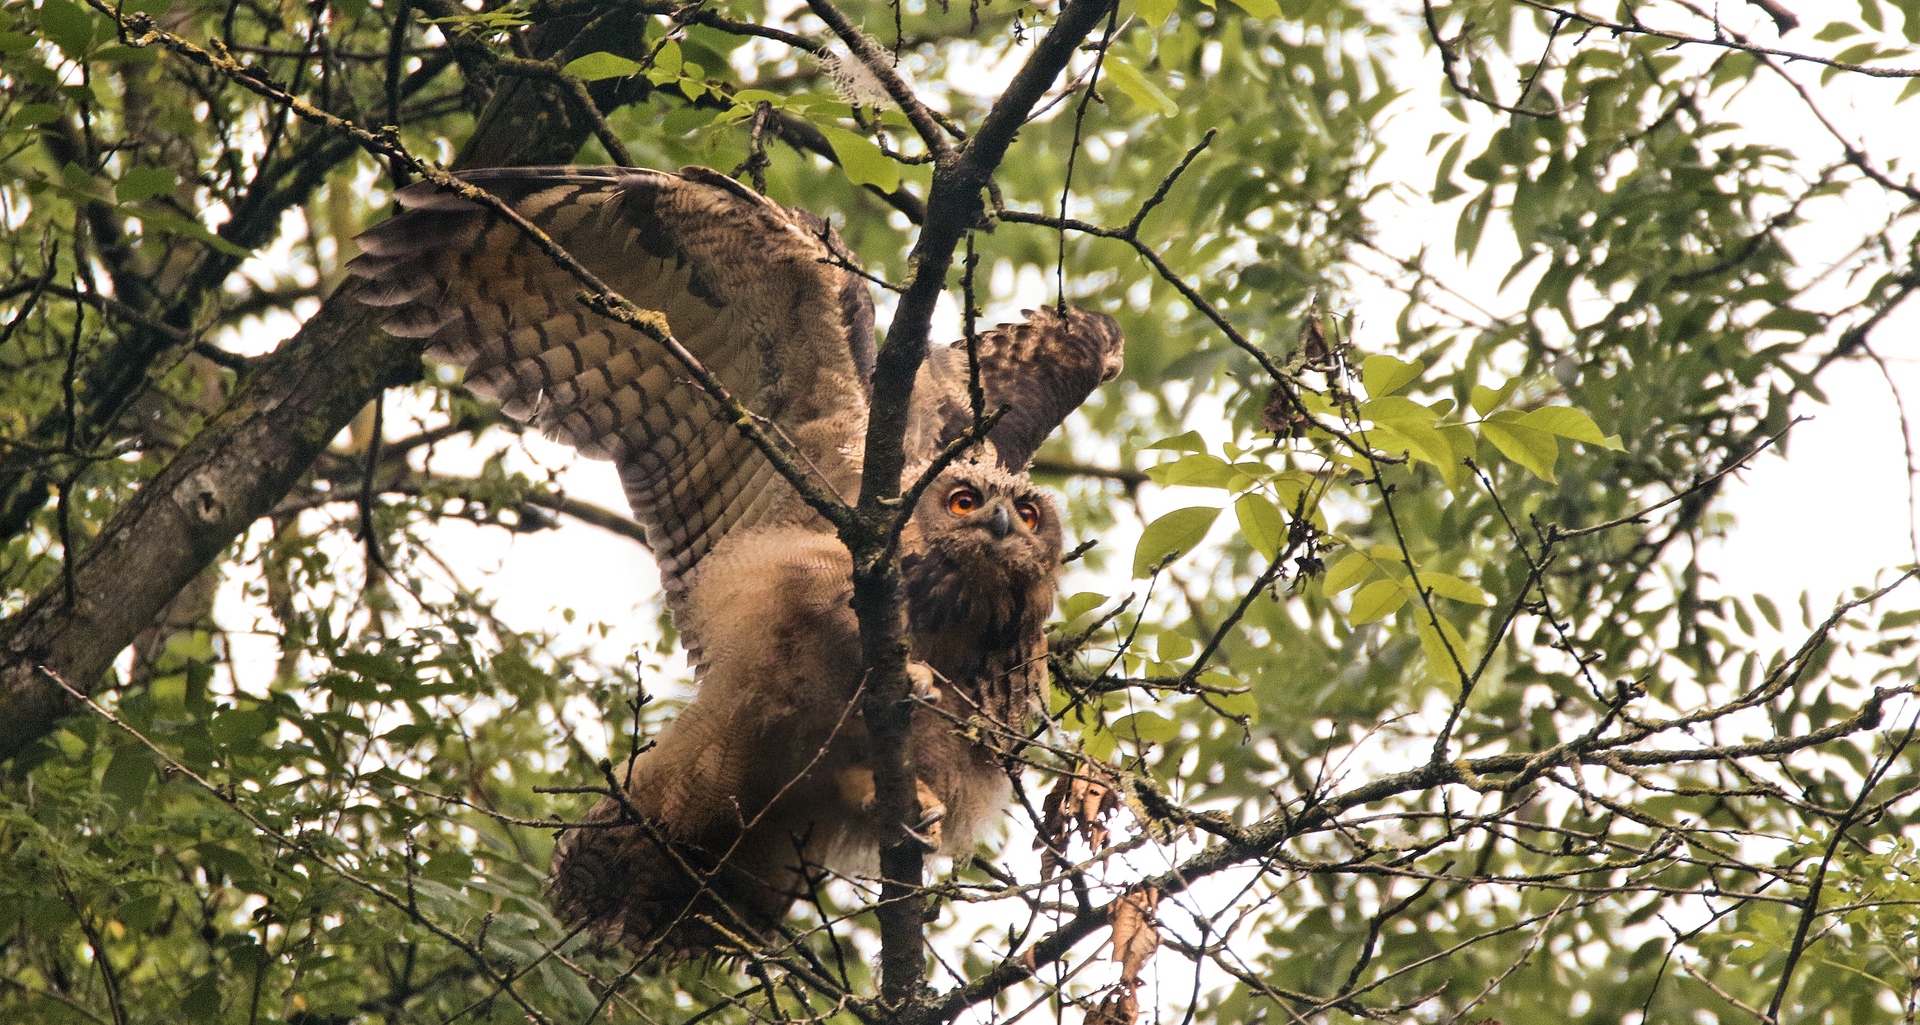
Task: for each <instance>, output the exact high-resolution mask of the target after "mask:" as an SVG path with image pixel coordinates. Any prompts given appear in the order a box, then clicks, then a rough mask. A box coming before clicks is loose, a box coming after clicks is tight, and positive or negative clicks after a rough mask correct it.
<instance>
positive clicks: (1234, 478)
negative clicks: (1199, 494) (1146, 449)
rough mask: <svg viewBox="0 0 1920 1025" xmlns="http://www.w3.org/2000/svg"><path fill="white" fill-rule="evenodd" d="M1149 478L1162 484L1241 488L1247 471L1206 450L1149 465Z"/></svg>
mask: <svg viewBox="0 0 1920 1025" xmlns="http://www.w3.org/2000/svg"><path fill="white" fill-rule="evenodd" d="M1147 479H1148V480H1150V481H1153V482H1154V483H1155V484H1158V485H1160V486H1161V487H1163V488H1170V487H1175V486H1182V487H1189V488H1239V487H1243V486H1245V485H1246V483H1247V477H1246V475H1245V474H1243V473H1241V472H1240V471H1239V470H1237V469H1234V467H1233V464H1231V463H1229V462H1227V461H1226V460H1224V459H1222V458H1220V457H1219V456H1212V455H1208V454H1206V453H1204V452H1200V453H1195V454H1194V455H1190V456H1182V457H1180V458H1179V459H1176V460H1174V461H1173V462H1171V463H1162V464H1161V465H1159V466H1152V467H1148V468H1147Z"/></svg>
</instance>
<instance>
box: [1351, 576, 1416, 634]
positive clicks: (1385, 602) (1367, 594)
mask: <svg viewBox="0 0 1920 1025" xmlns="http://www.w3.org/2000/svg"><path fill="white" fill-rule="evenodd" d="M1408 597H1409V595H1408V592H1407V587H1406V585H1405V584H1402V583H1401V582H1400V581H1398V580H1375V581H1374V582H1373V583H1371V584H1368V585H1367V586H1365V587H1362V588H1361V589H1360V591H1359V593H1357V594H1355V595H1354V596H1353V609H1352V610H1351V611H1350V612H1348V614H1347V619H1348V621H1349V622H1351V623H1353V625H1355V626H1359V625H1360V624H1362V623H1371V622H1373V621H1375V620H1378V619H1385V618H1387V617H1388V616H1391V615H1393V614H1394V613H1396V612H1398V611H1400V606H1402V605H1405V604H1406V603H1407V598H1408Z"/></svg>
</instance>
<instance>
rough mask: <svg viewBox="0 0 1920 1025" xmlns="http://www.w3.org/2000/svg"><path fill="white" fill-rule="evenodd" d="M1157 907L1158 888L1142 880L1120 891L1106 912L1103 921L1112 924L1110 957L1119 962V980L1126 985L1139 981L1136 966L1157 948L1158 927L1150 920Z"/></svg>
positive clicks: (1158, 938) (1142, 962)
mask: <svg viewBox="0 0 1920 1025" xmlns="http://www.w3.org/2000/svg"><path fill="white" fill-rule="evenodd" d="M1159 906H1160V889H1159V887H1156V886H1148V885H1146V884H1144V883H1143V884H1141V885H1140V886H1138V887H1137V888H1135V889H1131V890H1128V891H1127V892H1126V893H1123V894H1121V895H1120V898H1119V899H1118V900H1116V901H1114V902H1113V905H1112V909H1111V910H1109V911H1108V912H1107V924H1108V925H1110V926H1112V927H1113V959H1114V960H1115V961H1118V962H1120V981H1121V982H1122V983H1123V984H1125V985H1127V986H1129V987H1131V986H1132V985H1134V984H1136V983H1138V982H1139V981H1140V969H1142V968H1145V967H1146V965H1147V959H1148V958H1151V957H1152V956H1153V952H1154V951H1155V950H1158V949H1160V930H1159V928H1158V927H1157V924H1156V922H1155V920H1154V909H1156V908H1158V907H1159Z"/></svg>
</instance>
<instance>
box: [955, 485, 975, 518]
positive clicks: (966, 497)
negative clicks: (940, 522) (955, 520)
mask: <svg viewBox="0 0 1920 1025" xmlns="http://www.w3.org/2000/svg"><path fill="white" fill-rule="evenodd" d="M978 508H980V492H978V491H975V490H973V489H972V488H954V489H953V493H952V494H950V495H948V496H947V511H948V512H950V513H952V514H954V515H955V516H965V515H967V514H968V513H970V512H972V511H974V510H975V509H978Z"/></svg>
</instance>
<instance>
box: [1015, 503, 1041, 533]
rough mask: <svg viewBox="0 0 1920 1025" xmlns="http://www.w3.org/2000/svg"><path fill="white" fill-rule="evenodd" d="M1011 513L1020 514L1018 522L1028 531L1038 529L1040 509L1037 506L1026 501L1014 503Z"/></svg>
mask: <svg viewBox="0 0 1920 1025" xmlns="http://www.w3.org/2000/svg"><path fill="white" fill-rule="evenodd" d="M1013 511H1014V512H1017V513H1019V514H1020V522H1021V523H1022V524H1024V525H1025V526H1026V528H1027V529H1028V530H1038V529H1040V507H1039V506H1038V505H1035V504H1034V503H1032V502H1027V501H1020V502H1015V503H1014V505H1013Z"/></svg>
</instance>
